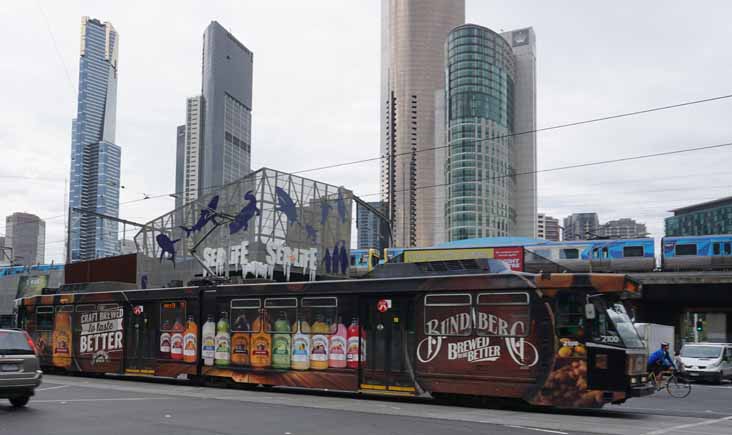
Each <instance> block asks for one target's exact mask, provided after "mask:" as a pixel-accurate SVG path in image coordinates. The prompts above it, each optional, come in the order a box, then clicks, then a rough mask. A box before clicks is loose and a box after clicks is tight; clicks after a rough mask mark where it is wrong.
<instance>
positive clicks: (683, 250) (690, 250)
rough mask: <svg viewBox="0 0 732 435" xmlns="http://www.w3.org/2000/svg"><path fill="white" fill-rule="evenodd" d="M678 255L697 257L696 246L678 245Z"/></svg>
mask: <svg viewBox="0 0 732 435" xmlns="http://www.w3.org/2000/svg"><path fill="white" fill-rule="evenodd" d="M675 254H676V255H696V245H695V244H694V243H687V244H684V245H676V252H675Z"/></svg>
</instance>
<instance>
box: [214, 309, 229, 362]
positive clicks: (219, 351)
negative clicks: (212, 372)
mask: <svg viewBox="0 0 732 435" xmlns="http://www.w3.org/2000/svg"><path fill="white" fill-rule="evenodd" d="M230 361H231V334H230V333H229V314H228V313H227V312H226V311H222V312H221V315H220V316H219V321H218V323H216V349H215V351H214V364H216V365H217V366H228V365H229V362H230Z"/></svg>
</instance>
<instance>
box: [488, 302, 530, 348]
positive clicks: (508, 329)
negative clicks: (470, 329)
mask: <svg viewBox="0 0 732 435" xmlns="http://www.w3.org/2000/svg"><path fill="white" fill-rule="evenodd" d="M529 325H531V322H530V321H529V295H528V293H481V294H479V295H478V315H477V318H476V325H475V330H476V333H477V334H478V335H487V336H500V337H526V336H528V335H529Z"/></svg>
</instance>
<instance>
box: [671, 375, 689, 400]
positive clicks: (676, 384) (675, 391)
mask: <svg viewBox="0 0 732 435" xmlns="http://www.w3.org/2000/svg"><path fill="white" fill-rule="evenodd" d="M666 391H668V394H670V395H671V396H673V397H676V398H677V399H683V398H684V397H686V396H688V395H689V394H691V384H690V383H689V381H687V380H686V379H683V378H679V377H678V376H676V375H673V376H671V378H669V380H668V382H666Z"/></svg>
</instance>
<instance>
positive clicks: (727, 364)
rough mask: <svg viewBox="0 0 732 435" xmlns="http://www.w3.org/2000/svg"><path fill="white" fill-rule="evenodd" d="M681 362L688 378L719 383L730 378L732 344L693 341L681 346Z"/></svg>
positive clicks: (731, 370) (731, 375)
mask: <svg viewBox="0 0 732 435" xmlns="http://www.w3.org/2000/svg"><path fill="white" fill-rule="evenodd" d="M680 356H681V363H682V364H683V365H684V367H683V369H684V371H685V372H686V374H687V375H688V376H689V378H690V379H699V380H707V381H712V382H714V383H717V384H719V383H721V382H722V380H723V379H732V344H730V343H693V344H685V345H684V347H682V348H681V355H680Z"/></svg>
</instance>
